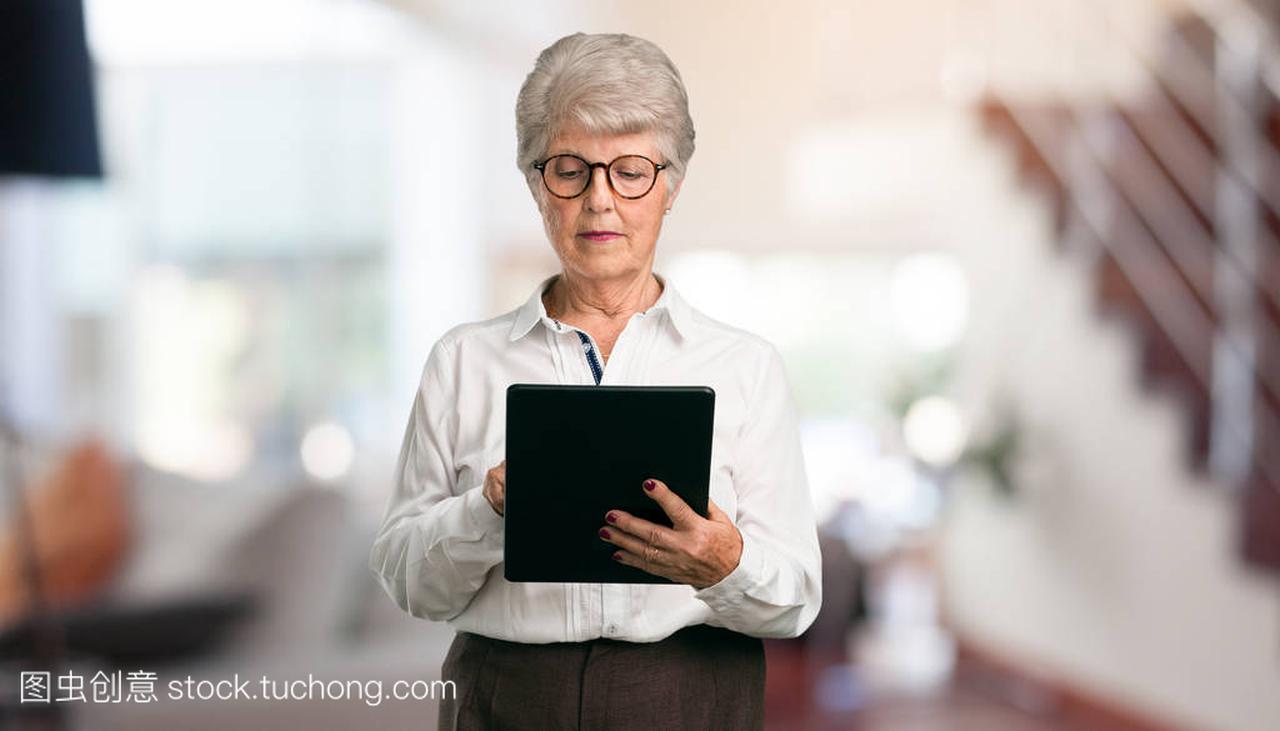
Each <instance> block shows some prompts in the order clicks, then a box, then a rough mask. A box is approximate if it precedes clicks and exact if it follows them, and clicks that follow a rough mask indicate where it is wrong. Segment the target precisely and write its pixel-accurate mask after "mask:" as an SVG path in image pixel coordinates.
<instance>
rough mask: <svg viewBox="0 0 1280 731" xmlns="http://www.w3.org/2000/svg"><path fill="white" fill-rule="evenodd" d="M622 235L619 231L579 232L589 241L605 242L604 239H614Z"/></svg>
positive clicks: (580, 236)
mask: <svg viewBox="0 0 1280 731" xmlns="http://www.w3.org/2000/svg"><path fill="white" fill-rule="evenodd" d="M621 235H622V234H620V233H618V232H617V231H583V232H582V233H580V234H578V237H579V238H583V239H586V240H587V241H598V242H603V241H612V240H613V239H616V238H618V237H619V236H621Z"/></svg>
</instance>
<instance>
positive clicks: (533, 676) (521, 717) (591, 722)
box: [440, 624, 765, 731]
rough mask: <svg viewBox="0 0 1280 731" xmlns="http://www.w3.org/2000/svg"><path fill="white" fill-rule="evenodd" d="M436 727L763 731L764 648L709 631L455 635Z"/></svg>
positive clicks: (466, 730)
mask: <svg viewBox="0 0 1280 731" xmlns="http://www.w3.org/2000/svg"><path fill="white" fill-rule="evenodd" d="M441 673H442V678H443V679H444V680H452V681H454V682H455V683H456V686H457V697H456V698H452V699H450V698H446V699H445V700H443V701H441V703H440V729H441V730H442V731H455V730H456V731H471V730H472V729H484V730H485V731H505V730H507V729H538V730H539V731H542V730H547V731H550V730H552V729H566V730H567V729H575V730H581V731H596V730H597V729H609V731H626V730H627V729H642V730H643V731H658V730H659V729H663V730H665V729H698V731H705V729H762V728H764V673H765V662H764V646H763V644H762V643H761V642H760V640H759V639H756V638H754V637H748V636H746V635H742V634H739V633H737V632H732V631H729V630H726V629H721V628H718V627H711V626H708V625H702V624H700V625H694V626H692V627H685V628H684V629H682V630H680V631H678V632H676V633H675V634H673V635H671V636H670V637H667V638H666V639H663V640H659V641H658V642H639V643H637V642H621V641H618V640H607V639H598V640H591V641H589V642H556V643H551V644H540V645H532V644H525V643H521V642H506V641H503V640H495V639H491V638H488V637H483V636H481V635H475V634H471V633H468V632H460V633H459V634H458V636H457V637H455V638H454V640H453V644H452V645H451V646H450V647H449V654H448V656H447V657H446V658H445V661H444V667H443V668H442V669H441Z"/></svg>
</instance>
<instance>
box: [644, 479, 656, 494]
mask: <svg viewBox="0 0 1280 731" xmlns="http://www.w3.org/2000/svg"><path fill="white" fill-rule="evenodd" d="M657 486H658V483H656V482H654V481H653V480H645V481H644V489H646V490H648V491H650V492H652V491H653V488H655V487H657Z"/></svg>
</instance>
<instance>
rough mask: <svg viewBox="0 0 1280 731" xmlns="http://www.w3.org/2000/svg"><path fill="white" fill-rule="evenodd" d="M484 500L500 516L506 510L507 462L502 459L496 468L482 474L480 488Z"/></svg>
mask: <svg viewBox="0 0 1280 731" xmlns="http://www.w3.org/2000/svg"><path fill="white" fill-rule="evenodd" d="M481 492H482V493H483V495H484V499H485V500H488V501H489V507H491V508H493V512H495V513H497V514H498V515H502V511H504V510H506V508H507V461H506V460H505V459H504V460H502V461H501V462H499V463H498V464H497V466H494V467H490V468H489V471H488V472H486V473H485V474H484V487H483V488H481Z"/></svg>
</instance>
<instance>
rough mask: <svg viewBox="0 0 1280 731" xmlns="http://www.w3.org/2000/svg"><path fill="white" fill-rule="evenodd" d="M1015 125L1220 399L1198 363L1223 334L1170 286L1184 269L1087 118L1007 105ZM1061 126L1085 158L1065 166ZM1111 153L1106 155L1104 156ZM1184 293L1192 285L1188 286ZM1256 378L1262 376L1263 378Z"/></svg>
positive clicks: (1279, 467) (1263, 463)
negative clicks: (1131, 195) (1123, 186)
mask: <svg viewBox="0 0 1280 731" xmlns="http://www.w3.org/2000/svg"><path fill="white" fill-rule="evenodd" d="M1002 106H1003V108H1004V110H1005V111H1006V113H1007V114H1008V116H1009V118H1010V120H1011V121H1012V122H1013V123H1014V124H1015V125H1016V126H1017V127H1018V128H1019V130H1020V132H1021V134H1022V135H1023V136H1024V137H1025V138H1026V140H1027V141H1028V143H1029V144H1030V145H1031V146H1032V148H1033V151H1034V152H1035V153H1036V154H1037V155H1038V156H1039V157H1040V159H1041V160H1043V161H1044V163H1045V165H1046V166H1047V167H1048V169H1049V172H1050V173H1051V174H1052V175H1053V176H1054V177H1055V178H1056V179H1057V180H1058V181H1059V183H1060V184H1061V185H1062V186H1063V187H1064V189H1065V192H1066V196H1065V198H1066V202H1067V205H1069V206H1071V207H1072V208H1074V209H1075V210H1076V212H1077V213H1078V215H1079V218H1080V220H1081V221H1083V222H1084V224H1085V225H1086V226H1087V227H1088V228H1089V229H1090V233H1091V235H1092V237H1093V238H1094V240H1095V241H1096V242H1098V243H1100V244H1102V245H1103V246H1104V247H1106V249H1107V251H1108V253H1109V254H1110V255H1111V257H1112V259H1113V260H1114V261H1115V262H1116V264H1117V265H1118V266H1119V267H1120V269H1121V271H1122V272H1123V274H1124V275H1125V277H1126V278H1128V279H1129V281H1130V282H1132V283H1133V286H1134V289H1135V291H1136V292H1137V295H1138V297H1139V299H1140V300H1141V301H1142V303H1143V305H1144V306H1145V307H1146V308H1147V310H1148V311H1149V312H1150V313H1151V316H1152V318H1153V319H1154V320H1155V322H1156V325H1157V326H1158V327H1160V329H1161V330H1163V331H1164V332H1165V334H1166V335H1167V336H1168V338H1169V341H1170V342H1171V343H1172V345H1173V347H1174V349H1175V351H1176V352H1177V353H1178V355H1179V357H1181V358H1182V360H1183V361H1184V362H1185V363H1186V365H1187V367H1188V369H1189V370H1190V372H1191V373H1192V375H1193V376H1194V377H1195V378H1196V380H1197V381H1198V382H1199V385H1200V386H1201V387H1203V388H1204V389H1205V390H1206V391H1207V392H1211V391H1212V387H1213V384H1212V374H1211V373H1209V372H1208V370H1207V368H1206V366H1205V365H1204V364H1203V363H1202V362H1201V361H1200V359H1198V358H1197V357H1196V354H1197V353H1202V352H1205V351H1206V349H1208V348H1210V347H1211V342H1210V341H1211V338H1212V336H1213V333H1214V330H1215V327H1214V323H1213V322H1212V321H1211V320H1210V319H1209V317H1208V315H1207V314H1206V313H1205V312H1204V310H1203V309H1201V308H1200V307H1198V306H1196V305H1195V302H1194V297H1193V295H1192V293H1191V292H1189V291H1183V293H1182V294H1181V295H1179V294H1178V292H1177V291H1175V290H1172V289H1170V288H1169V287H1167V286H1165V285H1166V284H1167V283H1170V282H1181V281H1183V280H1182V278H1181V277H1180V276H1179V275H1178V271H1177V268H1176V267H1175V266H1174V264H1173V263H1171V261H1170V260H1169V259H1168V258H1166V256H1165V254H1164V250H1163V248H1162V246H1161V244H1160V242H1159V241H1158V239H1157V238H1156V237H1155V236H1154V235H1152V233H1151V232H1150V231H1149V230H1147V228H1146V227H1145V226H1143V225H1142V223H1141V221H1140V219H1139V215H1138V213H1137V211H1136V210H1134V208H1133V206H1132V204H1131V202H1130V201H1129V200H1128V198H1127V197H1125V196H1123V195H1120V194H1119V191H1117V190H1116V189H1115V186H1114V184H1113V183H1112V181H1111V180H1110V178H1109V177H1108V176H1107V175H1106V174H1105V172H1104V166H1103V165H1101V164H1099V161H1098V153H1099V152H1100V150H1098V149H1097V146H1098V143H1099V140H1098V138H1097V137H1096V136H1093V141H1092V143H1090V137H1091V134H1090V133H1089V131H1088V125H1087V123H1086V122H1087V120H1086V121H1083V122H1082V120H1080V118H1079V115H1078V113H1077V112H1075V111H1074V110H1072V109H1070V108H1069V107H1064V108H1063V110H1062V112H1061V117H1062V119H1061V120H1049V121H1048V122H1047V123H1046V122H1045V121H1044V120H1040V119H1036V118H1035V117H1036V115H1035V114H1034V113H1031V112H1026V111H1022V110H1019V109H1017V108H1016V107H1014V106H1011V105H1008V104H1002ZM1057 121H1062V122H1065V123H1066V130H1065V131H1066V132H1067V135H1068V140H1069V141H1070V144H1072V145H1073V149H1074V150H1077V151H1078V152H1075V153H1074V154H1071V155H1070V159H1069V160H1064V159H1063V157H1062V153H1061V152H1060V151H1059V149H1058V144H1056V143H1057V142H1058V140H1056V139H1055V138H1054V130H1053V129H1052V126H1053V125H1054V124H1055V122H1057ZM1101 152H1103V153H1104V159H1105V151H1101ZM1077 191H1090V192H1092V194H1093V195H1092V196H1091V197H1085V196H1080V195H1077ZM1097 200H1107V201H1110V210H1105V211H1104V210H1100V206H1099V205H1097V204H1096V203H1092V204H1091V203H1090V201H1097ZM1111 226H1115V227H1117V228H1119V229H1120V234H1121V235H1120V236H1117V237H1115V238H1119V239H1121V240H1122V241H1123V243H1118V242H1117V241H1115V240H1113V237H1112V236H1111V235H1110V232H1109V228H1110V227H1111ZM1183 286H1184V288H1186V287H1188V285H1185V284H1184V285H1183ZM1255 375H1256V372H1255ZM1259 404H1260V406H1259V408H1258V409H1257V411H1258V413H1259V416H1260V418H1261V419H1262V420H1263V421H1265V422H1266V427H1267V428H1266V429H1263V430H1262V433H1272V434H1274V433H1280V431H1278V430H1277V428H1280V414H1277V413H1276V411H1275V409H1273V408H1271V407H1270V405H1269V404H1268V403H1267V402H1266V401H1260V402H1259ZM1227 428H1228V429H1230V430H1231V432H1232V433H1231V435H1230V436H1231V437H1232V438H1233V439H1235V440H1237V441H1239V442H1243V443H1248V444H1251V443H1252V434H1247V433H1240V429H1239V427H1238V425H1237V424H1233V423H1229V424H1228V425H1227ZM1251 460H1252V462H1253V463H1254V464H1255V465H1256V467H1257V468H1258V470H1259V472H1260V474H1262V475H1263V476H1264V477H1265V478H1266V481H1267V482H1268V483H1269V484H1270V485H1272V486H1273V487H1274V488H1275V489H1277V490H1280V464H1277V463H1276V462H1275V461H1273V460H1269V459H1264V458H1263V457H1262V450H1258V449H1253V450H1251Z"/></svg>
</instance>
